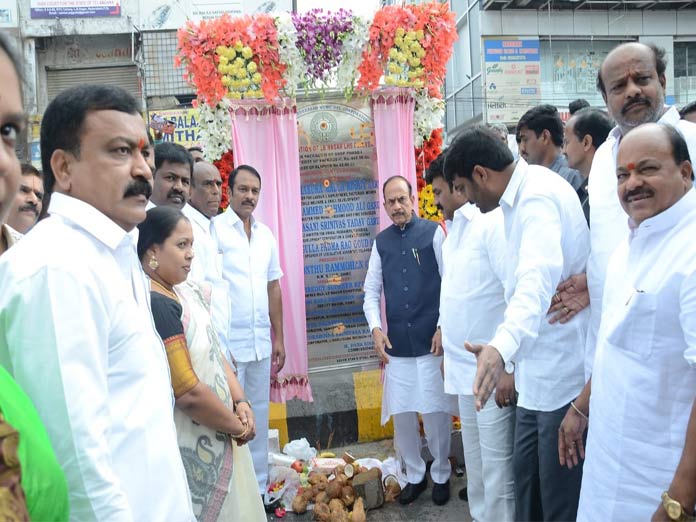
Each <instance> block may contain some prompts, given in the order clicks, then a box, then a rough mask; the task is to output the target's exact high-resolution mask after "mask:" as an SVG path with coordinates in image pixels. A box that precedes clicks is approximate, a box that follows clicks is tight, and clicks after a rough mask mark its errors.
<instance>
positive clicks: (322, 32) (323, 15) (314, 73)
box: [292, 9, 353, 88]
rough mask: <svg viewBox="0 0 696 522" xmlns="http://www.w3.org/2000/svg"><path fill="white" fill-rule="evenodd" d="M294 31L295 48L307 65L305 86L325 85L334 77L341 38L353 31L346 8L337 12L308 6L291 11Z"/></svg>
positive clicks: (339, 55) (351, 21)
mask: <svg viewBox="0 0 696 522" xmlns="http://www.w3.org/2000/svg"><path fill="white" fill-rule="evenodd" d="M292 21H293V24H294V25H295V30H296V31H297V44H296V45H297V48H298V49H299V51H300V54H301V55H302V57H303V58H304V62H305V66H306V67H307V80H306V83H307V86H309V87H312V88H316V87H317V86H327V85H329V84H330V83H331V81H332V80H333V79H334V77H335V74H336V68H337V67H338V65H339V64H340V63H341V60H342V57H343V40H344V39H345V38H346V35H348V34H350V33H352V31H353V18H352V13H351V12H350V11H346V10H345V9H339V10H338V11H337V12H331V11H324V10H323V9H311V10H309V11H308V12H307V13H304V14H297V13H293V15H292Z"/></svg>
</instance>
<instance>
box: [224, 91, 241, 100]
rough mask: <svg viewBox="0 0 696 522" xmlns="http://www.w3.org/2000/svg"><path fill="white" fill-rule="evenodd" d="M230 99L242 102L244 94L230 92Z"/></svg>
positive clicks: (228, 94)
mask: <svg viewBox="0 0 696 522" xmlns="http://www.w3.org/2000/svg"><path fill="white" fill-rule="evenodd" d="M227 97H228V98H232V99H233V100H241V99H242V93H241V92H234V91H230V92H228V93H227Z"/></svg>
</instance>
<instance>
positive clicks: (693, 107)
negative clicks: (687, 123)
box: [679, 100, 696, 120]
mask: <svg viewBox="0 0 696 522" xmlns="http://www.w3.org/2000/svg"><path fill="white" fill-rule="evenodd" d="M695 111H696V100H694V101H692V102H689V103H687V104H686V105H684V106H683V107H682V108H681V109H679V117H680V118H681V119H682V120H683V119H684V118H685V117H686V115H687V114H691V113H692V112H695Z"/></svg>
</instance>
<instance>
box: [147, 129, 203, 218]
mask: <svg viewBox="0 0 696 522" xmlns="http://www.w3.org/2000/svg"><path fill="white" fill-rule="evenodd" d="M192 175H193V156H191V153H190V152H189V151H187V150H186V148H185V147H183V146H182V145H179V144H178V143H172V142H171V141H165V142H163V143H158V144H157V145H155V173H154V185H153V187H152V199H151V200H150V205H148V210H149V209H150V208H152V207H155V206H158V205H167V206H169V207H173V208H175V209H177V210H181V209H182V208H184V205H185V204H186V202H187V201H188V199H189V194H190V188H191V176H192Z"/></svg>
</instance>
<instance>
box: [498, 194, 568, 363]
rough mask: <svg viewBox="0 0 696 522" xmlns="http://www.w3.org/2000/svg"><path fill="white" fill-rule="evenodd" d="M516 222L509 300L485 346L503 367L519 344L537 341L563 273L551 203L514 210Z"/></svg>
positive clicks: (558, 220)
mask: <svg viewBox="0 0 696 522" xmlns="http://www.w3.org/2000/svg"><path fill="white" fill-rule="evenodd" d="M518 218H519V219H521V220H522V227H523V228H522V230H523V231H522V237H521V239H520V245H519V252H518V253H517V266H516V267H515V268H514V277H513V280H512V285H513V288H512V289H511V293H510V291H508V290H507V289H506V293H507V294H508V295H510V298H509V300H508V304H507V307H506V309H505V316H504V319H503V323H502V324H500V325H499V326H498V329H497V330H496V332H495V335H494V337H493V339H492V340H491V342H490V343H489V344H491V345H493V346H494V347H495V348H496V349H497V350H498V351H499V352H500V355H501V356H502V358H503V360H504V361H505V362H506V363H507V362H509V361H511V360H514V358H515V354H516V353H517V351H518V350H519V348H520V345H521V344H522V342H523V341H527V342H533V341H534V340H535V339H536V338H537V335H538V334H539V328H540V327H541V321H542V320H544V318H545V317H546V312H547V310H548V308H549V305H550V303H551V296H552V295H553V293H554V292H555V288H556V286H557V284H558V282H559V280H560V277H561V273H562V271H563V250H562V248H561V218H560V214H559V210H558V208H557V207H556V205H555V203H554V202H553V201H552V200H550V199H548V198H545V197H541V196H540V197H536V198H531V199H530V200H528V201H527V202H525V204H524V207H523V208H520V209H519V210H518ZM511 268H512V267H511ZM508 281H509V278H508Z"/></svg>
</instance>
